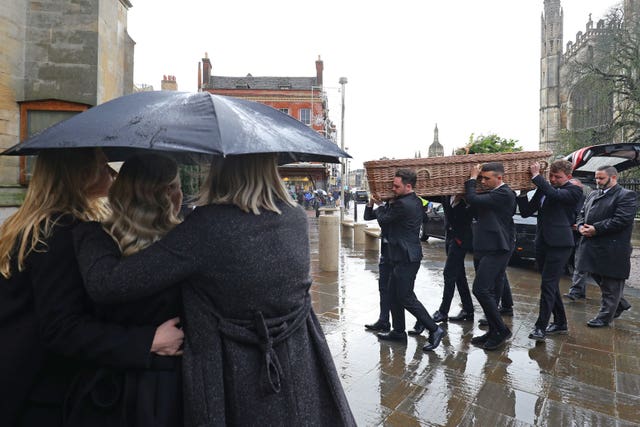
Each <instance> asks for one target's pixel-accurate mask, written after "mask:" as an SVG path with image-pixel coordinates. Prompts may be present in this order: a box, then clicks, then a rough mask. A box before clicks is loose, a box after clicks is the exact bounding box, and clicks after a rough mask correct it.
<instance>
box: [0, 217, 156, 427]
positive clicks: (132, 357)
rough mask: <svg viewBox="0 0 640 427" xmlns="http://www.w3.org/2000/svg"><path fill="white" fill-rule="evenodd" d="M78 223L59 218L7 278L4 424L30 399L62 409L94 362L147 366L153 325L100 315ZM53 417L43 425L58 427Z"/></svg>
mask: <svg viewBox="0 0 640 427" xmlns="http://www.w3.org/2000/svg"><path fill="white" fill-rule="evenodd" d="M74 225H75V220H73V219H72V218H71V217H68V216H67V217H62V218H59V219H58V224H57V225H56V226H54V229H53V233H52V235H51V237H50V238H48V239H47V240H46V241H45V242H44V244H42V245H40V246H39V248H38V251H34V252H31V253H30V254H29V255H28V257H27V259H26V266H25V267H26V268H25V269H24V270H23V271H21V272H20V271H18V268H17V264H14V265H12V269H11V270H12V272H13V274H12V276H11V277H10V278H9V279H5V278H3V277H2V276H0V342H1V343H2V351H0V379H1V382H2V386H1V387H0V421H1V423H2V425H3V426H12V425H14V423H15V422H16V419H17V418H20V417H21V416H22V415H23V414H24V411H25V408H27V407H28V406H29V402H38V403H46V404H50V405H53V406H54V407H55V406H59V407H60V413H61V407H62V403H63V400H64V398H65V395H66V393H67V390H68V387H69V384H70V383H71V381H72V379H73V378H74V376H75V375H77V373H78V371H79V370H80V369H82V368H83V367H86V366H87V362H88V361H92V362H97V363H99V364H101V365H105V366H116V367H140V368H143V367H146V366H148V364H149V360H150V357H149V349H150V348H151V343H152V341H153V337H154V335H155V329H156V328H155V327H154V326H140V327H135V328H125V327H122V326H118V325H115V324H111V323H105V322H101V321H99V320H97V319H96V318H95V317H94V316H92V315H91V314H90V313H91V312H92V311H93V307H92V304H91V302H90V300H89V298H88V297H87V294H86V293H85V290H84V287H83V285H82V279H81V277H80V273H79V271H78V266H77V263H76V259H75V256H74V253H73V244H72V238H71V229H72V227H73V226H74ZM60 421H61V420H54V419H48V420H46V421H41V422H42V424H40V425H47V426H55V425H57V424H59V423H60Z"/></svg>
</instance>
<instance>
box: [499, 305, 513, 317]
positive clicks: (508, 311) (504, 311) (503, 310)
mask: <svg viewBox="0 0 640 427" xmlns="http://www.w3.org/2000/svg"><path fill="white" fill-rule="evenodd" d="M498 311H499V312H500V314H501V315H502V316H513V307H499V308H498Z"/></svg>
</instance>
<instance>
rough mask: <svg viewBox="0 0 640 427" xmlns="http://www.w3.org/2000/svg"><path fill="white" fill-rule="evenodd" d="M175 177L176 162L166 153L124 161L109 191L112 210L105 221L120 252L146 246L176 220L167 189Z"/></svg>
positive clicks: (134, 250) (130, 251)
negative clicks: (166, 155)
mask: <svg viewBox="0 0 640 427" xmlns="http://www.w3.org/2000/svg"><path fill="white" fill-rule="evenodd" d="M176 180H178V165H177V164H176V162H175V161H173V160H172V159H170V158H168V157H165V156H162V155H159V154H155V153H147V154H140V155H136V156H133V157H131V158H129V159H127V161H126V162H124V164H123V165H122V168H121V169H120V173H119V174H118V178H117V179H116V181H115V182H114V183H113V185H112V186H111V190H110V191H109V205H110V206H111V211H112V214H111V216H110V217H109V218H108V219H107V220H106V221H105V228H106V229H107V231H108V232H109V233H111V235H112V236H113V238H114V239H115V240H116V242H117V243H118V244H119V245H120V250H121V251H122V254H123V255H125V256H126V255H131V254H134V253H136V252H138V251H139V250H141V249H144V248H146V247H147V246H149V245H151V244H152V243H153V242H155V241H157V240H159V239H161V238H162V237H163V236H164V235H165V234H167V233H168V232H169V230H171V229H172V228H173V227H175V226H176V225H177V224H179V223H180V220H179V219H178V217H177V215H176V213H175V211H174V206H173V203H172V201H171V197H170V194H169V191H168V189H169V186H170V185H171V184H172V183H173V182H174V181H176Z"/></svg>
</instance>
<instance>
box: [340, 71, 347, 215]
mask: <svg viewBox="0 0 640 427" xmlns="http://www.w3.org/2000/svg"><path fill="white" fill-rule="evenodd" d="M338 83H340V92H341V94H342V112H341V114H340V148H342V151H344V85H346V84H347V78H346V77H340V80H339V81H338ZM345 162H346V159H342V162H341V163H342V174H341V175H340V184H341V185H340V221H342V220H344V208H345V206H346V204H345V200H344V185H345V180H344V175H345Z"/></svg>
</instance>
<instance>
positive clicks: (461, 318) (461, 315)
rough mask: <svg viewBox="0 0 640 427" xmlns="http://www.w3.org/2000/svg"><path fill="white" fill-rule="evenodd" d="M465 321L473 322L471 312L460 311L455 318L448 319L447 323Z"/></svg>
mask: <svg viewBox="0 0 640 427" xmlns="http://www.w3.org/2000/svg"><path fill="white" fill-rule="evenodd" d="M465 320H473V311H472V312H468V311H464V310H460V313H458V314H456V315H455V316H451V317H449V321H451V322H462V321H465Z"/></svg>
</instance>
